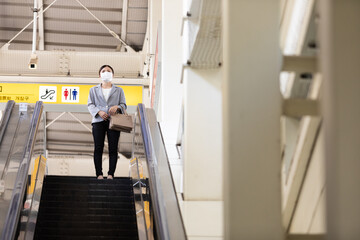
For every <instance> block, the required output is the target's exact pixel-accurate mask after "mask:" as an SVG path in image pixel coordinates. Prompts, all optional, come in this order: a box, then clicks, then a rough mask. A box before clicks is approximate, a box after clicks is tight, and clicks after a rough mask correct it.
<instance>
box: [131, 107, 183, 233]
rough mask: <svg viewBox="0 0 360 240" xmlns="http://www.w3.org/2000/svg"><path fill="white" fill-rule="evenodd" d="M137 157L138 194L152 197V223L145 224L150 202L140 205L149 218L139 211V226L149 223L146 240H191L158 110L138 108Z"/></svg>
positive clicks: (141, 199)
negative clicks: (184, 220)
mask: <svg viewBox="0 0 360 240" xmlns="http://www.w3.org/2000/svg"><path fill="white" fill-rule="evenodd" d="M133 157H134V159H135V161H136V162H138V163H139V164H138V165H135V166H136V167H134V168H135V169H133V168H132V169H131V174H132V177H133V179H134V180H136V179H137V182H136V184H134V192H135V191H136V192H138V193H143V194H141V196H143V195H144V196H147V195H149V197H147V198H148V200H149V201H150V202H149V204H150V221H145V219H146V208H145V206H146V205H147V201H144V199H143V198H142V197H140V198H139V200H138V201H137V205H139V206H143V207H144V208H143V209H144V210H143V212H144V215H145V216H142V214H141V211H137V212H138V222H141V221H145V223H144V225H145V227H146V237H147V238H144V239H179V240H182V239H187V236H186V232H185V227H184V223H183V219H182V216H181V212H180V207H179V205H178V200H177V196H176V191H175V185H174V182H173V178H172V175H171V170H170V165H169V161H168V157H167V153H166V150H165V144H164V141H163V137H162V133H161V129H160V127H159V123H158V122H157V120H156V115H155V112H154V110H153V109H146V108H145V105H144V104H139V105H138V109H137V113H136V115H135V129H134V141H133ZM141 175H144V177H142V176H141ZM135 187H137V189H135ZM141 201H143V202H141Z"/></svg>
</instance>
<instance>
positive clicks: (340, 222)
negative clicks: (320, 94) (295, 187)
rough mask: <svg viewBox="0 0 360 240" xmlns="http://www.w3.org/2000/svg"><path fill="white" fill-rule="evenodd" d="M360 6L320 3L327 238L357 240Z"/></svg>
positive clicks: (331, 0) (339, 0)
mask: <svg viewBox="0 0 360 240" xmlns="http://www.w3.org/2000/svg"><path fill="white" fill-rule="evenodd" d="M359 23H360V1H355V0H322V1H320V27H319V29H320V31H321V32H320V44H319V45H320V46H321V51H320V54H321V55H320V64H321V69H322V71H323V72H322V73H323V76H324V99H323V115H324V127H325V129H324V130H325V159H326V161H325V163H326V177H327V182H326V186H327V191H326V192H327V229H328V233H327V235H328V239H359V238H360V228H359V226H360V147H359V145H360V108H359V107H358V105H359V103H360V81H359V79H360V68H359V63H360V45H359V43H360V28H359Z"/></svg>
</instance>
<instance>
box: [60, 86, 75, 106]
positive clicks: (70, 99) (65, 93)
mask: <svg viewBox="0 0 360 240" xmlns="http://www.w3.org/2000/svg"><path fill="white" fill-rule="evenodd" d="M79 98H80V88H79V87H73V86H65V87H62V91H61V101H62V102H67V103H78V102H79Z"/></svg>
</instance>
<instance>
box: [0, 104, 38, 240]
mask: <svg viewBox="0 0 360 240" xmlns="http://www.w3.org/2000/svg"><path fill="white" fill-rule="evenodd" d="M9 104H12V103H11V102H10V103H9ZM42 109H43V105H42V102H37V103H36V104H35V106H33V105H29V106H28V107H27V109H26V110H24V111H20V110H21V109H19V106H18V105H15V104H14V105H13V107H12V108H11V109H8V108H7V109H6V112H5V116H7V115H9V118H7V123H6V124H5V123H4V124H3V121H2V124H1V126H2V128H1V132H3V134H2V140H1V144H0V156H1V157H0V162H1V164H0V166H1V167H0V169H1V178H2V179H1V181H2V182H3V183H4V191H3V192H2V193H1V197H0V215H1V216H0V219H1V220H0V231H1V236H0V239H4V240H5V239H6V240H9V239H15V238H16V237H17V236H16V235H17V233H18V231H17V229H18V227H19V224H18V223H19V218H20V211H21V210H22V208H23V199H24V196H25V190H26V183H27V180H28V172H29V167H30V163H31V161H32V160H34V156H33V153H34V151H33V150H34V145H35V143H36V142H38V143H40V145H42V144H41V142H42V141H41V140H40V141H37V138H36V136H39V135H37V134H36V133H37V132H38V127H39V125H40V122H41V116H42ZM5 119H6V118H4V120H5ZM4 126H6V127H5V128H3V127H4ZM42 150H43V148H42V147H40V148H37V153H40V152H42V154H44V153H43V151H42Z"/></svg>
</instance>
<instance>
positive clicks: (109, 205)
mask: <svg viewBox="0 0 360 240" xmlns="http://www.w3.org/2000/svg"><path fill="white" fill-rule="evenodd" d="M129 204H130V205H133V204H134V203H133V202H131V201H126V202H72V201H67V202H64V201H63V202H59V201H43V200H42V201H41V202H40V205H41V207H40V210H41V208H42V207H57V208H60V207H61V208H102V209H121V208H126V207H127V206H129ZM59 205H61V206H59Z"/></svg>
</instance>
